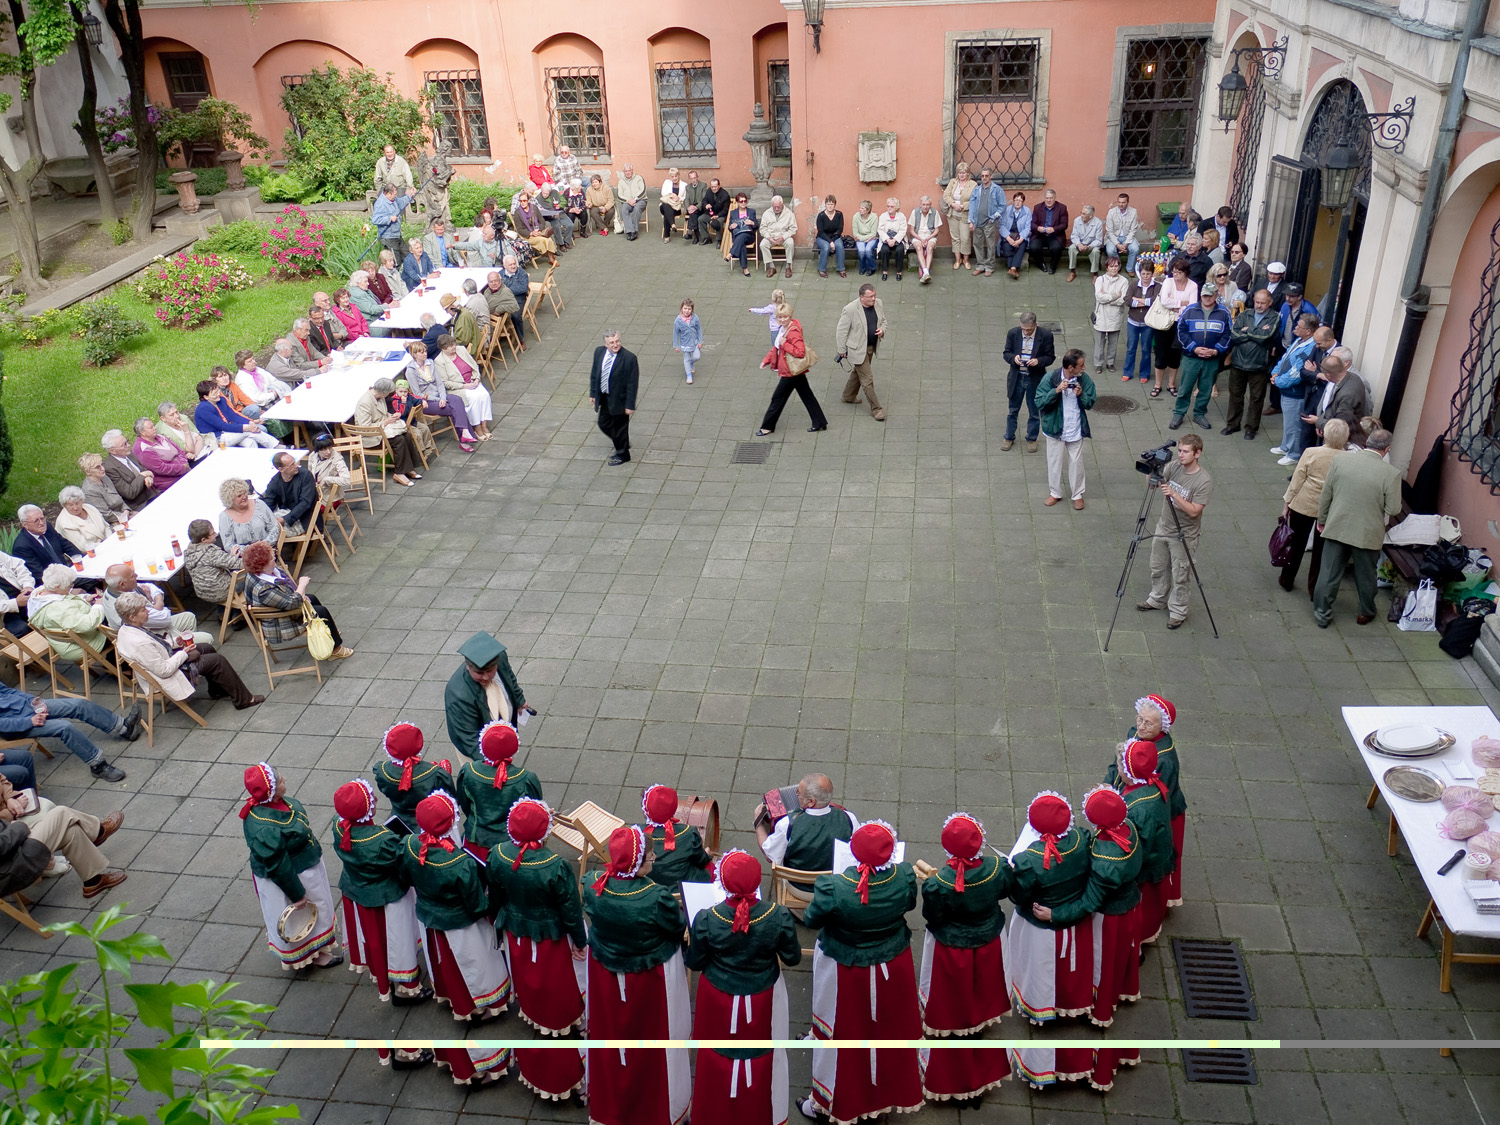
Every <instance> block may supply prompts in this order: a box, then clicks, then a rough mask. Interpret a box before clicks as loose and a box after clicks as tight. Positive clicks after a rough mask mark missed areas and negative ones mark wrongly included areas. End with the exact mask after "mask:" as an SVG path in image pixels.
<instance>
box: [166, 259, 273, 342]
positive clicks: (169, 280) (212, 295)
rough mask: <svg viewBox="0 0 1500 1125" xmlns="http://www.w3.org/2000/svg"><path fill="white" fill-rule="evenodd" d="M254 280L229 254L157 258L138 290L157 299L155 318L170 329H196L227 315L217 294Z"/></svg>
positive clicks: (238, 287)
mask: <svg viewBox="0 0 1500 1125" xmlns="http://www.w3.org/2000/svg"><path fill="white" fill-rule="evenodd" d="M253 284H255V279H254V278H252V277H251V276H250V273H249V271H248V270H246V269H245V267H244V266H242V265H240V263H239V262H238V261H236V260H235V259H234V258H231V257H230V256H229V255H227V254H225V255H219V254H189V253H188V252H187V251H185V250H184V251H183V252H182V253H180V254H175V255H173V256H172V257H171V258H163V257H158V258H157V259H156V260H155V261H153V262H152V264H151V265H150V266H149V267H148V268H147V269H146V272H145V274H144V275H143V276H142V278H141V281H140V283H139V284H138V285H137V286H136V292H138V293H139V294H140V295H141V296H142V297H144V298H145V299H146V300H148V301H155V302H156V313H155V315H156V319H157V320H159V321H161V323H162V324H164V325H166V326H167V327H169V328H197V327H198V326H199V325H202V324H207V323H208V322H209V321H211V320H217V319H219V318H220V317H222V316H223V315H224V312H223V310H222V309H221V308H220V307H219V302H218V300H217V299H216V294H220V293H228V292H233V291H234V290H236V289H248V288H250V286H251V285H253Z"/></svg>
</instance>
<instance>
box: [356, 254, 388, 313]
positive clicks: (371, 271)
mask: <svg viewBox="0 0 1500 1125" xmlns="http://www.w3.org/2000/svg"><path fill="white" fill-rule="evenodd" d="M359 272H360V273H362V274H364V275H365V277H366V278H367V279H369V282H370V296H372V297H374V298H375V299H376V300H377V301H379V302H380V303H381V304H382V305H385V306H389V305H391V304H393V303H394V302H395V300H396V294H394V293H392V292H391V286H390V283H389V282H387V281H386V279H385V278H383V277H381V276H380V269H379V267H378V266H376V265H375V263H374V262H370V261H364V262H360V263H359Z"/></svg>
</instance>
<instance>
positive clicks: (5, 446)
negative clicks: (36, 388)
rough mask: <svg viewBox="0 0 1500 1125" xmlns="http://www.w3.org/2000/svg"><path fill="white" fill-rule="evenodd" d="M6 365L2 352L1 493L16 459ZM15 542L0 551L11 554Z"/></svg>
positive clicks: (0, 394)
mask: <svg viewBox="0 0 1500 1125" xmlns="http://www.w3.org/2000/svg"><path fill="white" fill-rule="evenodd" d="M4 364H5V355H4V353H3V352H0V493H4V492H5V482H6V480H8V479H9V477H10V467H11V465H12V464H13V463H14V462H15V459H16V451H15V448H14V447H13V446H12V445H11V442H10V426H9V425H8V424H7V423H6V421H5V401H4V397H3V395H4V390H5V372H4ZM0 537H3V531H0ZM14 541H15V536H14V535H12V536H11V537H10V540H9V541H8V542H6V543H5V545H4V546H3V547H0V550H3V551H6V552H9V551H10V544H11V543H12V542H14Z"/></svg>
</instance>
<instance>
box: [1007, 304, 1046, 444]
mask: <svg viewBox="0 0 1500 1125" xmlns="http://www.w3.org/2000/svg"><path fill="white" fill-rule="evenodd" d="M1055 358H1056V357H1055V356H1054V354H1053V350H1052V333H1051V332H1049V331H1048V330H1047V329H1045V328H1042V327H1041V326H1039V325H1038V324H1037V322H1036V313H1034V312H1023V313H1022V314H1021V323H1020V326H1019V327H1016V328H1012V329H1011V330H1010V331H1009V332H1007V333H1006V334H1005V362H1006V363H1008V364H1010V372H1009V374H1008V375H1007V376H1006V379H1005V393H1006V395H1007V397H1008V398H1009V399H1010V413H1008V414H1007V415H1006V416H1005V440H1004V441H1003V442H1001V443H1000V448H1001V449H1002V450H1007V449H1009V448H1010V447H1011V446H1013V445H1015V444H1016V419H1017V418H1018V417H1019V415H1020V413H1021V404H1022V403H1023V402H1024V403H1025V404H1026V452H1027V453H1035V452H1036V437H1037V433H1038V432H1039V431H1040V429H1041V415H1040V414H1039V413H1038V412H1037V408H1036V388H1037V384H1038V383H1040V382H1041V381H1042V376H1043V375H1045V374H1047V368H1048V367H1050V366H1052V361H1053V359H1055Z"/></svg>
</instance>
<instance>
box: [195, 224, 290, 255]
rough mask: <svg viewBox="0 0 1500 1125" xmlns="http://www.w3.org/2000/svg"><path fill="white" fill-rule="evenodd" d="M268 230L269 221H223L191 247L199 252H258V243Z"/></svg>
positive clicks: (269, 226)
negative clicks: (222, 223)
mask: <svg viewBox="0 0 1500 1125" xmlns="http://www.w3.org/2000/svg"><path fill="white" fill-rule="evenodd" d="M270 231H271V224H270V223H262V222H258V221H257V220H255V219H238V220H236V221H235V222H232V223H225V224H224V225H223V226H222V227H215V228H214V229H213V231H212V232H211V233H210V234H209V235H207V236H206V237H204V238H200V239H199V240H198V241H197V243H196V245H194V247H193V249H194V250H196V251H197V252H198V253H200V254H236V255H241V256H248V255H251V254H259V253H260V245H261V243H262V242H264V241H265V240H266V236H267V235H268V234H269V233H270Z"/></svg>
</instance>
